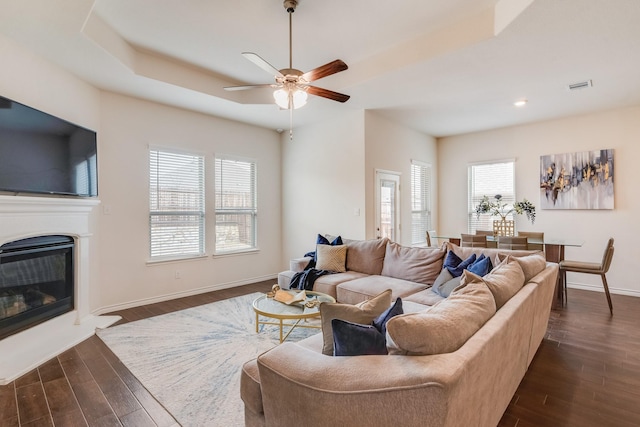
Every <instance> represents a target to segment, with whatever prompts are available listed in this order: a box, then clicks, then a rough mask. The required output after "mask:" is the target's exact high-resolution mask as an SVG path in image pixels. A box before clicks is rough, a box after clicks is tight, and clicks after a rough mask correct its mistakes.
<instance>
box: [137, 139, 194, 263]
mask: <svg viewBox="0 0 640 427" xmlns="http://www.w3.org/2000/svg"><path fill="white" fill-rule="evenodd" d="M149 183H150V188H149V202H150V213H149V228H150V252H151V258H165V257H166V258H179V257H184V256H198V255H203V254H204V215H205V212H204V156H201V155H198V154H189V153H184V152H172V151H168V150H164V149H151V150H150V151H149Z"/></svg>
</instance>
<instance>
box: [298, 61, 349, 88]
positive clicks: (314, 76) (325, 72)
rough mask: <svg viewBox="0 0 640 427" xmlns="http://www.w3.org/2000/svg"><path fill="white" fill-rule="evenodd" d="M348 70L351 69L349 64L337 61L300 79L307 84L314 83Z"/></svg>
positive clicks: (309, 72) (305, 74)
mask: <svg viewBox="0 0 640 427" xmlns="http://www.w3.org/2000/svg"><path fill="white" fill-rule="evenodd" d="M348 68H349V67H348V66H347V64H345V63H344V62H343V61H341V60H340V59H336V60H335V61H332V62H329V63H328V64H324V65H321V66H320V67H318V68H314V69H313V70H311V71H307V72H306V73H304V74H303V75H301V76H300V78H301V79H304V80H305V81H307V82H313V81H316V80H320V79H322V78H324V77H327V76H330V75H332V74H335V73H339V72H340V71H344V70H346V69H348Z"/></svg>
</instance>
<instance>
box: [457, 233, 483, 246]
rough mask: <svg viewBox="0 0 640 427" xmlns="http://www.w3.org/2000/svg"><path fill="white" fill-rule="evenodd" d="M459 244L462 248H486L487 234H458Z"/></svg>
mask: <svg viewBox="0 0 640 427" xmlns="http://www.w3.org/2000/svg"><path fill="white" fill-rule="evenodd" d="M460 246H461V247H463V248H486V247H487V236H485V235H482V234H481V235H477V234H460Z"/></svg>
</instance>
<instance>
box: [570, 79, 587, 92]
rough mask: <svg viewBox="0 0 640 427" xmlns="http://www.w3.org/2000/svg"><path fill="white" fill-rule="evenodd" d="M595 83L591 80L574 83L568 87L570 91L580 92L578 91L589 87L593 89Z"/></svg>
mask: <svg viewBox="0 0 640 427" xmlns="http://www.w3.org/2000/svg"><path fill="white" fill-rule="evenodd" d="M592 86H593V82H592V81H591V80H585V81H583V82H578V83H573V84H570V85H569V86H567V89H569V90H578V89H586V88H588V87H592Z"/></svg>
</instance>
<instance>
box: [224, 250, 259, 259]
mask: <svg viewBox="0 0 640 427" xmlns="http://www.w3.org/2000/svg"><path fill="white" fill-rule="evenodd" d="M258 252H260V248H253V249H244V250H240V251H233V252H218V253H214V254H213V255H212V257H213V258H225V257H231V256H242V255H253V254H256V253H258Z"/></svg>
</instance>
